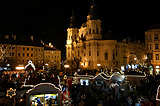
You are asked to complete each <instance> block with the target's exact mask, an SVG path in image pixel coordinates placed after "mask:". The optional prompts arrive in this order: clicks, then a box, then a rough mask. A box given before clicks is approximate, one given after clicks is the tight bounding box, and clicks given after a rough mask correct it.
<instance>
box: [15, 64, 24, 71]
mask: <svg viewBox="0 0 160 106" xmlns="http://www.w3.org/2000/svg"><path fill="white" fill-rule="evenodd" d="M16 70H24V66H23V65H19V66H17V67H16Z"/></svg>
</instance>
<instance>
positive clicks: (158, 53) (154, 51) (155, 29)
mask: <svg viewBox="0 0 160 106" xmlns="http://www.w3.org/2000/svg"><path fill="white" fill-rule="evenodd" d="M159 40H160V26H159V25H152V26H151V27H150V28H149V30H147V31H146V32H145V46H146V49H147V53H148V59H149V69H150V73H151V74H153V75H157V74H159V73H160V47H159V46H160V41H159Z"/></svg>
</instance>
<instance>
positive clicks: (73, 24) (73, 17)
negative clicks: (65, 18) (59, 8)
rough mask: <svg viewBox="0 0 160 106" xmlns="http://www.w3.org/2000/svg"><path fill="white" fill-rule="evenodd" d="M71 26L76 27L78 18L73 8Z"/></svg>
mask: <svg viewBox="0 0 160 106" xmlns="http://www.w3.org/2000/svg"><path fill="white" fill-rule="evenodd" d="M70 28H76V18H75V16H74V10H72V16H71V17H70Z"/></svg>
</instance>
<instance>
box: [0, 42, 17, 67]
mask: <svg viewBox="0 0 160 106" xmlns="http://www.w3.org/2000/svg"><path fill="white" fill-rule="evenodd" d="M12 47H14V45H10V44H1V45H0V64H1V66H5V65H6V64H13V58H12V56H11V53H10V50H11V48H12Z"/></svg>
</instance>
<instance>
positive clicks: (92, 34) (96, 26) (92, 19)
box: [86, 0, 102, 40]
mask: <svg viewBox="0 0 160 106" xmlns="http://www.w3.org/2000/svg"><path fill="white" fill-rule="evenodd" d="M86 24H87V35H86V40H96V39H97V40H98V39H102V35H101V21H100V20H99V19H98V17H97V6H96V5H95V0H93V5H92V6H91V8H90V12H89V14H88V16H87V22H86Z"/></svg>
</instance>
